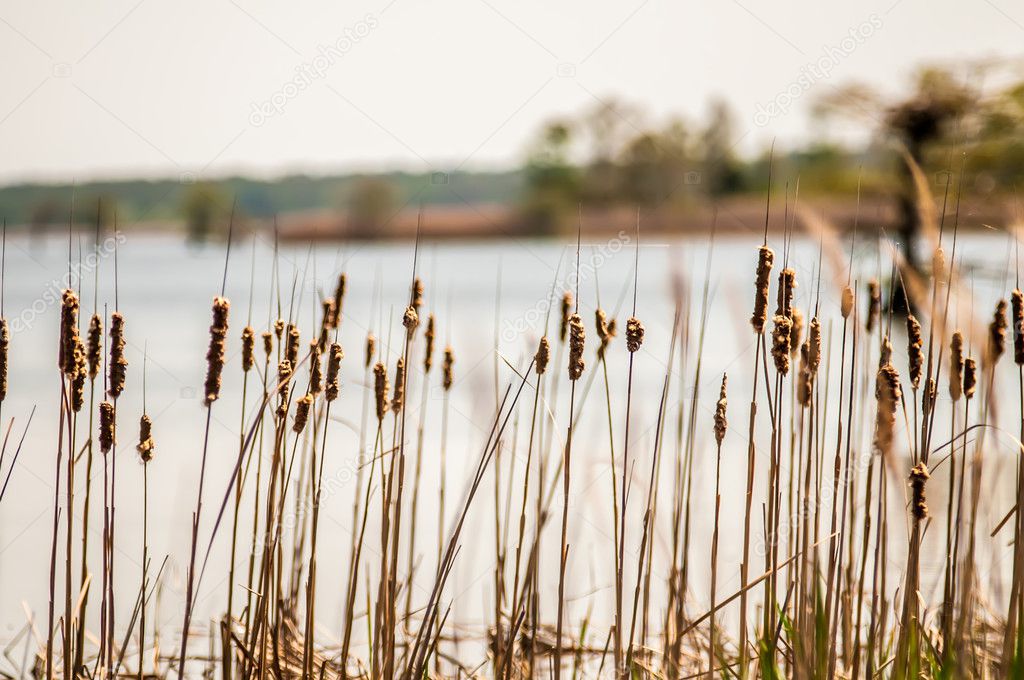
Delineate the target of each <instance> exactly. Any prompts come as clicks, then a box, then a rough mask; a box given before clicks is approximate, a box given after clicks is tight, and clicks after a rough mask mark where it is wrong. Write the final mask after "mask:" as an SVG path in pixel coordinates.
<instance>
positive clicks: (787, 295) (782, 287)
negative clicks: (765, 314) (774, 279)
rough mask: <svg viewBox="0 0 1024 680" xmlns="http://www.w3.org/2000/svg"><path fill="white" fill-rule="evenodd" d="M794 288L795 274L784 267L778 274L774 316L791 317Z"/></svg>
mask: <svg viewBox="0 0 1024 680" xmlns="http://www.w3.org/2000/svg"><path fill="white" fill-rule="evenodd" d="M795 288H796V272H795V271H793V269H791V268H790V267H786V268H785V269H783V270H782V271H781V272H779V289H778V291H777V292H776V306H775V314H776V315H782V316H790V317H791V316H792V310H793V290H794V289H795Z"/></svg>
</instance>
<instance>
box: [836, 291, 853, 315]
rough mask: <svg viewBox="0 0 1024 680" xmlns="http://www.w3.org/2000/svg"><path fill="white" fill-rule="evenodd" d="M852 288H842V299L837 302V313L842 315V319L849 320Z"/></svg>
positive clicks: (851, 309) (851, 306)
mask: <svg viewBox="0 0 1024 680" xmlns="http://www.w3.org/2000/svg"><path fill="white" fill-rule="evenodd" d="M853 302H854V298H853V288H850V287H849V286H845V287H844V288H843V295H842V299H841V300H840V302H839V311H840V313H841V314H842V315H843V318H844V319H848V318H850V312H852V311H853Z"/></svg>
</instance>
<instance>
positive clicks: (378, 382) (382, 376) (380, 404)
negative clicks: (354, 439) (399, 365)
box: [373, 361, 388, 422]
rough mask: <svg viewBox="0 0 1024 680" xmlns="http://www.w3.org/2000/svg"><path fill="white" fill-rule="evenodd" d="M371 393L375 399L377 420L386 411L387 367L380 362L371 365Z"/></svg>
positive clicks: (381, 417) (382, 417) (381, 418)
mask: <svg viewBox="0 0 1024 680" xmlns="http://www.w3.org/2000/svg"><path fill="white" fill-rule="evenodd" d="M373 394H374V397H376V401H377V421H378V422H380V421H382V420H384V416H385V415H386V414H387V412H388V369H387V368H386V367H385V366H384V364H382V363H381V362H379V361H378V362H377V364H376V365H375V366H374V367H373Z"/></svg>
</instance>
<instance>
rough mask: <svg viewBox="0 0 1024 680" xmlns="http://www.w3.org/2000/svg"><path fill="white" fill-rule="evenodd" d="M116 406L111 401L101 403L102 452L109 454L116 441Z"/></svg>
mask: <svg viewBox="0 0 1024 680" xmlns="http://www.w3.org/2000/svg"><path fill="white" fill-rule="evenodd" d="M115 426H116V425H115V422H114V405H113V404H111V403H110V402H109V401H104V402H102V403H100V451H102V452H103V453H107V452H109V451H110V449H111V447H112V446H114V442H115V441H116V438H115V437H116V434H115V432H114V428H115Z"/></svg>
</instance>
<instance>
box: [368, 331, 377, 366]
mask: <svg viewBox="0 0 1024 680" xmlns="http://www.w3.org/2000/svg"><path fill="white" fill-rule="evenodd" d="M376 351H377V338H376V337H374V335H373V333H367V334H366V368H369V367H370V364H372V363H373V355H374V353H375V352H376Z"/></svg>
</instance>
